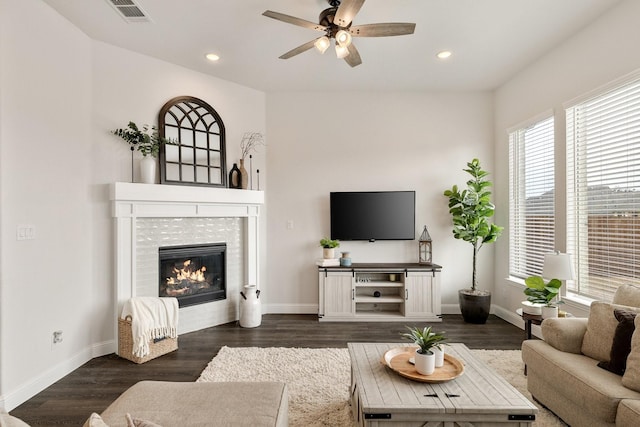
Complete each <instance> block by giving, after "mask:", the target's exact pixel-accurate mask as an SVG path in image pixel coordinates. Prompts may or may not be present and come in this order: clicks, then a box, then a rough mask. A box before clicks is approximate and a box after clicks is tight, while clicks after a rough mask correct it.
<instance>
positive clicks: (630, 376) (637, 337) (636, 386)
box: [622, 316, 640, 392]
mask: <svg viewBox="0 0 640 427" xmlns="http://www.w3.org/2000/svg"><path fill="white" fill-rule="evenodd" d="M635 325H636V330H635V331H634V332H633V337H631V352H630V353H629V356H628V357H627V369H626V370H625V371H624V375H623V376H622V385H623V386H625V387H627V388H630V389H631V390H635V391H638V392H640V316H636V321H635Z"/></svg>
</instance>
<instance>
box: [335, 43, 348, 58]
mask: <svg viewBox="0 0 640 427" xmlns="http://www.w3.org/2000/svg"><path fill="white" fill-rule="evenodd" d="M347 55H349V49H347V48H346V46H340V45H339V44H336V56H337V57H338V59H344V58H346V57H347Z"/></svg>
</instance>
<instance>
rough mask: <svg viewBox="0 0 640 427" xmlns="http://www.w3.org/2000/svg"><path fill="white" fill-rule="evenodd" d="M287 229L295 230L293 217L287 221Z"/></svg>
mask: <svg viewBox="0 0 640 427" xmlns="http://www.w3.org/2000/svg"><path fill="white" fill-rule="evenodd" d="M287 230H293V220H292V219H290V220H288V221H287Z"/></svg>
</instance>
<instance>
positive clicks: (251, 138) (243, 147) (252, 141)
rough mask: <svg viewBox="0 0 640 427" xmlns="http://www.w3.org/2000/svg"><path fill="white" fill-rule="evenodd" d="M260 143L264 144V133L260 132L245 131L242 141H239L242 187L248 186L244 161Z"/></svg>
mask: <svg viewBox="0 0 640 427" xmlns="http://www.w3.org/2000/svg"><path fill="white" fill-rule="evenodd" d="M260 145H265V144H264V135H262V134H261V133H260V132H245V134H244V135H243V136H242V141H240V152H241V156H240V174H241V175H242V188H243V189H245V190H246V189H247V188H248V186H249V174H248V173H247V170H246V169H245V167H244V161H245V159H246V157H247V156H249V158H250V159H251V157H252V156H251V155H250V153H251V152H253V151H256V150H257V148H258V147H259V146H260ZM252 172H253V171H252ZM252 187H253V185H252Z"/></svg>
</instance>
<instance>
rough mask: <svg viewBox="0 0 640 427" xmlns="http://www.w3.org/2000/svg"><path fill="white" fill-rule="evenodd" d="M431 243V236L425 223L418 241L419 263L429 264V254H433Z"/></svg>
mask: <svg viewBox="0 0 640 427" xmlns="http://www.w3.org/2000/svg"><path fill="white" fill-rule="evenodd" d="M431 244H432V241H431V236H430V235H429V231H428V230H427V226H426V225H425V226H424V230H422V234H421V235H420V240H419V242H418V253H419V256H418V263H419V264H431V259H432V258H431V256H432V254H433V252H432V246H431Z"/></svg>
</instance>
